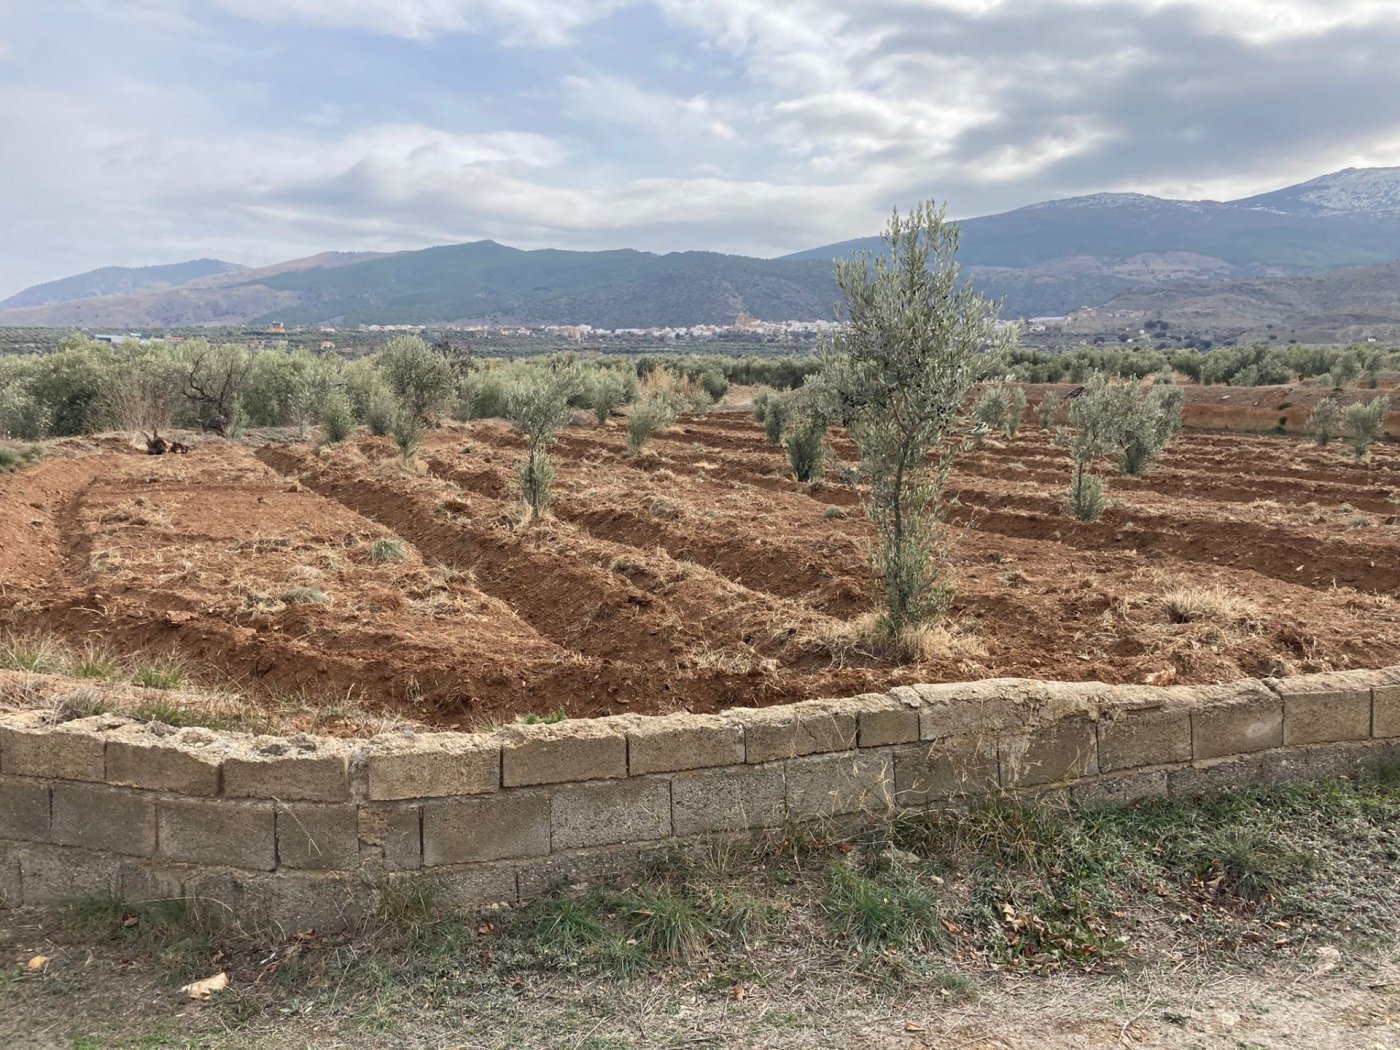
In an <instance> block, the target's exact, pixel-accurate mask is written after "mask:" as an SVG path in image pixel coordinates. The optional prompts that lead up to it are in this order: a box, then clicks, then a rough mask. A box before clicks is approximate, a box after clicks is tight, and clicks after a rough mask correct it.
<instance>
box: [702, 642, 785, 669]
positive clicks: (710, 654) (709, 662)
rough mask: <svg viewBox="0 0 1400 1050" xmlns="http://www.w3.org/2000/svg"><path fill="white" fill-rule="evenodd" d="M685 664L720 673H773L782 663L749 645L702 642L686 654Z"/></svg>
mask: <svg viewBox="0 0 1400 1050" xmlns="http://www.w3.org/2000/svg"><path fill="white" fill-rule="evenodd" d="M683 666H685V667H687V668H689V669H691V670H695V671H717V672H719V673H720V674H735V675H749V674H772V673H774V672H776V671H777V670H778V668H779V667H780V664H779V663H778V661H777V660H775V659H773V658H772V657H771V656H764V655H763V654H762V653H761V652H759V651H758V650H757V649H754V648H753V647H752V646H747V645H734V646H721V647H718V648H715V647H712V646H710V645H707V644H704V643H701V644H700V645H698V646H696V647H695V648H693V649H691V650H690V651H689V652H688V653H687V654H686V656H685V660H684V664H683Z"/></svg>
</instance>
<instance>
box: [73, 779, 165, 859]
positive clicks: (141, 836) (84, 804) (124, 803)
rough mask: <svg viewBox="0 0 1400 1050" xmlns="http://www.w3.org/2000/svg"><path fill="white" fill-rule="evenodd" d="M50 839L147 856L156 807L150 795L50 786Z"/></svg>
mask: <svg viewBox="0 0 1400 1050" xmlns="http://www.w3.org/2000/svg"><path fill="white" fill-rule="evenodd" d="M53 840H54V841H55V842H57V843H60V844H62V845H65V846H82V847H83V848H85V849H99V850H106V851H108V852H110V853H125V854H127V855H129V856H133V857H149V856H150V855H151V854H152V853H154V852H155V849H156V805H155V801H154V800H153V799H152V798H151V797H150V796H149V795H143V794H141V793H140V792H136V791H127V790H126V789H125V788H113V787H106V786H105V785H97V784H77V783H57V784H55V785H54V786H53Z"/></svg>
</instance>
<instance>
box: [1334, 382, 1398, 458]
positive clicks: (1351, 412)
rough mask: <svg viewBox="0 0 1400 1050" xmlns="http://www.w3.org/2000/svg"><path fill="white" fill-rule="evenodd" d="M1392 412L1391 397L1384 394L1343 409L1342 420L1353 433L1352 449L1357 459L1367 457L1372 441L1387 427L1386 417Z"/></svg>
mask: <svg viewBox="0 0 1400 1050" xmlns="http://www.w3.org/2000/svg"><path fill="white" fill-rule="evenodd" d="M1389 413H1390V398H1388V397H1386V396H1385V395H1384V394H1382V395H1381V396H1380V397H1377V398H1375V399H1373V400H1371V401H1366V402H1360V401H1358V402H1357V403H1356V404H1353V405H1347V407H1346V408H1345V409H1343V411H1342V421H1343V422H1344V423H1345V424H1346V427H1347V430H1348V431H1350V433H1351V450H1352V451H1353V452H1354V453H1356V458H1357V460H1363V459H1365V458H1366V453H1367V452H1369V451H1370V449H1371V442H1373V441H1375V440H1376V438H1378V437H1380V435H1381V431H1382V430H1383V429H1384V428H1385V417H1386V416H1387V415H1388V414H1389Z"/></svg>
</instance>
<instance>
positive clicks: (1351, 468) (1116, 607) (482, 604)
mask: <svg viewBox="0 0 1400 1050" xmlns="http://www.w3.org/2000/svg"><path fill="white" fill-rule="evenodd" d="M1217 408H1218V406H1217ZM834 444H835V451H836V454H837V455H836V459H837V460H839V462H835V461H832V462H829V470H828V474H827V480H826V481H823V482H821V483H818V484H815V485H800V484H798V483H796V482H794V481H793V480H791V476H790V475H789V474H788V473H787V471H786V462H785V459H784V457H783V454H782V453H781V451H780V450H778V449H774V448H771V447H769V446H767V445H766V444H765V443H764V440H763V435H762V433H761V431H760V430H759V428H758V426H757V425H756V424H755V423H754V422H753V421H752V419H751V417H749V416H748V415H746V414H741V413H740V412H738V411H724V410H721V411H718V412H716V413H713V414H712V415H710V416H708V417H705V418H701V419H686V420H683V421H682V422H681V423H680V424H679V425H678V426H677V427H676V428H675V429H674V430H672V431H671V432H669V433H666V434H664V435H661V436H659V437H658V438H656V439H655V440H654V441H653V442H652V444H651V445H650V446H648V448H647V449H646V450H645V451H644V452H643V453H642V454H641V455H639V456H636V457H629V456H627V455H626V454H625V451H624V433H623V429H622V427H621V425H620V422H619V421H616V420H614V421H613V422H612V423H611V424H609V425H607V426H605V427H601V428H598V427H594V426H592V425H589V426H577V427H571V428H569V429H567V430H566V431H565V432H564V434H563V435H562V437H561V439H560V441H559V442H558V444H557V445H556V446H555V449H554V456H555V459H556V463H557V467H558V480H557V483H556V488H557V496H556V502H555V506H554V510H553V514H552V516H550V517H548V518H546V519H544V520H543V521H541V522H536V523H535V524H533V525H528V526H527V525H522V524H521V523H520V516H521V515H520V505H519V502H518V499H517V498H516V495H515V493H516V491H517V482H516V479H515V469H516V467H517V465H518V463H519V460H520V458H521V455H522V444H521V441H520V438H519V436H518V435H516V434H515V433H514V432H512V431H511V430H510V429H509V428H508V427H507V426H506V425H505V424H502V423H499V422H478V423H473V424H470V425H465V426H453V427H450V428H447V429H443V430H439V431H436V432H435V433H433V434H432V435H431V437H430V439H429V441H428V442H427V445H426V447H425V450H424V452H423V454H422V455H421V456H420V457H419V461H418V463H417V464H416V465H415V466H414V468H412V469H410V468H406V467H404V466H403V465H402V464H401V463H400V462H399V461H398V459H397V456H396V455H394V453H393V450H392V448H391V447H390V446H389V444H388V443H387V441H385V440H383V439H370V438H362V439H359V440H357V441H354V442H352V443H350V444H348V445H346V446H342V447H339V448H335V449H331V450H329V451H323V452H322V453H320V454H317V453H315V452H313V451H312V450H311V449H309V448H308V447H307V446H306V445H304V444H288V443H279V442H273V441H268V442H266V443H263V444H257V443H252V444H240V443H235V442H227V441H222V440H218V439H210V440H206V441H203V442H202V443H200V444H199V446H198V447H197V448H196V450H195V451H194V452H193V453H192V454H191V455H189V456H180V457H174V456H168V457H160V458H152V457H147V456H144V455H140V454H138V453H137V452H136V451H135V450H134V449H129V448H124V447H123V446H122V445H121V443H120V442H116V441H105V440H104V441H102V442H89V443H88V445H87V446H86V448H85V449H80V450H77V451H74V449H73V448H72V447H71V446H70V447H69V448H68V450H67V455H66V458H51V459H46V460H44V461H42V462H40V463H39V464H38V465H36V466H34V467H32V468H30V469H28V470H25V471H24V472H22V473H19V474H14V475H7V476H0V600H3V607H0V626H3V627H8V628H9V629H11V630H14V631H16V632H22V633H29V634H54V635H57V636H59V637H60V638H61V639H63V640H64V641H67V642H68V643H70V644H72V645H74V646H80V645H83V644H85V643H88V642H92V641H97V642H100V643H104V644H106V645H108V646H109V647H111V648H112V649H115V650H117V651H120V652H135V651H141V652H150V653H159V654H166V653H173V654H175V655H177V656H178V657H180V658H181V659H182V660H183V661H184V662H185V663H186V664H187V665H189V666H190V667H191V668H193V669H194V670H195V672H196V673H197V674H199V675H200V676H201V677H202V678H203V679H204V680H205V681H207V682H209V683H210V684H216V685H220V686H224V685H227V684H230V683H231V684H232V685H233V686H235V687H237V688H239V689H241V690H243V691H245V692H246V693H248V694H249V695H250V696H252V697H254V698H256V699H257V700H258V702H259V703H261V704H263V705H264V706H265V707H266V709H267V710H268V712H269V713H270V714H271V715H272V716H273V717H274V718H275V717H276V716H277V713H278V712H281V711H286V710H289V709H293V708H295V707H296V706H298V705H299V706H300V707H301V709H303V710H304V709H305V707H306V705H307V703H308V702H310V703H311V704H313V705H315V704H322V705H332V704H334V705H341V706H346V707H349V706H354V707H356V708H360V709H365V710H369V711H382V712H386V713H389V712H392V713H397V714H402V715H404V716H407V717H409V718H413V719H417V720H421V721H426V722H432V723H436V724H441V725H462V726H466V725H476V724H480V723H481V722H483V721H487V720H504V719H509V718H512V717H515V716H519V715H522V714H524V713H527V712H535V713H545V712H550V711H554V710H556V709H558V708H560V707H562V708H564V709H565V710H566V711H567V712H568V714H569V715H571V716H575V717H580V716H586V715H595V714H603V713H620V712H624V711H635V712H661V711H671V710H681V709H686V710H696V711H710V710H716V709H720V708H724V707H727V706H735V705H762V704H772V703H781V702H787V701H792V700H797V699H802V698H807V697H815V696H833V695H851V694H854V693H859V692H863V691H867V690H872V689H883V688H888V687H889V686H890V685H892V684H896V683H906V682H916V681H940V680H944V681H947V680H963V679H972V678H980V677H989V676H1002V675H1013V676H1028V677H1036V678H1055V679H1067V680H1069V679H1098V680H1103V681H1109V682H1140V681H1144V680H1148V679H1149V677H1151V678H1152V680H1157V681H1164V680H1174V681H1176V682H1207V681H1218V680H1224V679H1229V678H1232V677H1239V676H1242V675H1267V674H1286V673H1298V672H1306V671H1315V670H1325V669H1333V668H1347V667H1357V666H1380V665H1384V664H1389V663H1396V662H1400V603H1397V597H1400V525H1397V524H1396V518H1395V515H1396V513H1397V511H1400V502H1398V501H1400V480H1397V474H1396V471H1397V468H1400V447H1397V446H1394V445H1384V446H1379V447H1377V448H1376V449H1375V450H1374V452H1373V462H1372V463H1371V464H1370V465H1359V464H1357V463H1355V462H1354V461H1353V460H1352V458H1351V455H1350V451H1349V450H1348V449H1347V447H1346V446H1345V445H1344V444H1340V443H1339V444H1334V445H1332V446H1330V447H1328V448H1326V449H1319V448H1317V447H1315V446H1314V445H1312V444H1311V443H1306V442H1304V441H1301V440H1299V439H1297V438H1294V437H1286V436H1275V435H1268V436H1264V435H1258V436H1256V435H1245V434H1230V433H1216V432H1196V431H1188V432H1187V433H1185V434H1183V435H1181V436H1180V437H1179V438H1178V439H1177V441H1176V443H1175V444H1174V445H1173V446H1172V447H1171V448H1170V449H1169V450H1168V451H1167V452H1166V453H1165V454H1164V456H1163V457H1162V459H1161V461H1160V462H1159V463H1158V465H1157V467H1156V468H1155V469H1154V470H1153V472H1152V473H1151V474H1149V475H1148V476H1147V477H1145V478H1142V479H1130V478H1123V477H1118V476H1111V477H1110V478H1109V495H1110V498H1111V499H1112V501H1113V506H1112V507H1111V508H1110V509H1109V511H1108V512H1107V513H1106V514H1105V515H1104V518H1103V520H1101V521H1099V522H1096V523H1092V524H1089V523H1083V522H1078V521H1075V520H1074V519H1073V518H1071V517H1069V516H1068V515H1067V514H1066V513H1065V512H1064V511H1063V510H1062V509H1061V507H1060V496H1061V493H1062V491H1063V489H1064V486H1065V483H1066V480H1067V477H1068V461H1067V458H1066V455H1065V453H1064V452H1063V450H1061V449H1059V448H1057V447H1056V446H1055V444H1054V442H1053V440H1052V439H1051V438H1050V436H1049V435H1047V434H1043V433H1040V432H1039V431H1037V430H1035V429H1034V427H1033V425H1032V426H1031V427H1028V428H1027V429H1024V430H1023V431H1022V432H1021V433H1020V435H1018V436H1017V437H1016V438H1014V439H1011V440H997V441H989V442H987V443H986V444H985V445H984V446H983V447H982V448H981V449H978V450H976V451H974V452H971V453H968V454H967V455H965V456H964V457H963V458H962V459H961V460H959V463H958V466H957V469H956V471H955V475H954V481H953V488H954V490H955V492H956V494H957V496H958V501H959V502H958V506H957V507H956V508H955V510H954V512H953V515H952V521H953V524H954V525H955V526H956V527H955V529H954V530H953V531H954V534H955V536H956V537H957V546H956V563H957V573H958V586H959V593H958V599H957V603H956V607H955V610H954V615H953V618H952V620H951V624H950V626H949V627H948V628H947V629H944V630H941V631H940V632H937V633H936V634H935V636H934V638H933V643H934V645H933V648H934V655H933V656H932V657H931V658H929V659H926V660H924V661H922V662H919V663H915V664H906V665H903V666H896V665H892V664H890V663H889V662H887V661H884V660H880V659H877V658H874V657H872V656H869V655H864V654H861V653H859V652H851V651H845V650H843V649H842V647H840V646H833V645H832V644H831V643H830V641H829V639H830V638H831V637H832V636H833V635H835V634H837V633H839V630H840V627H841V625H842V623H843V622H845V621H850V620H852V619H854V618H856V617H858V616H860V615H861V614H862V613H864V612H866V611H867V610H868V609H869V608H870V602H871V593H872V590H871V586H870V582H869V579H868V571H867V568H866V564H867V563H866V551H865V548H866V543H867V542H868V538H869V527H868V525H867V524H866V522H865V521H864V518H863V517H862V514H861V510H860V493H859V492H858V491H857V490H856V489H854V488H852V487H850V486H848V485H845V484H842V483H841V482H840V480H839V472H840V466H841V465H842V464H845V465H850V464H852V463H853V462H854V459H855V452H854V449H853V447H852V446H851V445H850V443H849V442H848V441H846V440H845V439H844V438H843V439H838V440H836V441H835V443H834ZM385 538H392V539H397V540H399V541H400V542H401V543H402V545H403V550H404V553H405V555H406V556H405V557H404V558H403V559H402V560H376V559H375V557H374V554H373V545H374V542H375V541H376V540H378V539H385ZM1183 587H1196V588H1203V589H1205V590H1206V591H1207V599H1208V600H1207V602H1206V605H1205V609H1204V611H1203V613H1202V615H1201V616H1200V617H1199V618H1198V619H1197V620H1195V621H1194V622H1187V623H1177V622H1173V616H1172V615H1171V613H1170V611H1169V609H1168V605H1167V603H1166V600H1165V599H1166V597H1167V596H1168V595H1169V594H1170V593H1171V592H1173V591H1176V590H1178V589H1180V588H1183ZM298 588H302V589H306V588H314V589H315V590H317V591H319V592H321V593H322V594H323V595H324V597H325V601H324V602H313V603H300V604H299V603H297V602H295V601H289V600H288V596H289V595H293V596H295V593H294V592H296V591H297V589H298ZM307 596H309V597H313V598H314V597H317V596H316V595H314V594H311V595H308V594H307V592H305V591H304V590H303V594H302V597H307ZM289 698H296V699H297V705H293V704H289Z"/></svg>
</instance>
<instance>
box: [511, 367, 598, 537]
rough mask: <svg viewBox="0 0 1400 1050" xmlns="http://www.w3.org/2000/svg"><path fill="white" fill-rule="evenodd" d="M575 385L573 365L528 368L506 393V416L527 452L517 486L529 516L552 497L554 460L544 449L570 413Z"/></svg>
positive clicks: (576, 384)
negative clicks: (570, 403)
mask: <svg viewBox="0 0 1400 1050" xmlns="http://www.w3.org/2000/svg"><path fill="white" fill-rule="evenodd" d="M579 385H580V377H579V374H578V371H577V369H575V368H571V367H558V368H532V369H530V370H529V371H527V372H526V373H525V374H523V375H521V376H520V377H519V378H517V379H516V380H515V382H514V384H513V385H512V386H511V387H510V390H509V392H508V393H507V394H506V417H507V418H508V419H509V420H510V421H511V423H513V424H514V425H515V426H516V427H518V428H519V429H520V430H521V431H522V432H523V433H524V435H525V444H526V449H527V452H526V455H525V462H524V463H522V464H521V465H520V486H521V489H522V492H523V494H524V497H525V502H526V503H527V504H529V506H530V512H531V514H532V515H533V516H536V517H538V516H539V514H540V512H541V511H543V510H544V508H545V507H547V506H549V504H550V501H551V499H552V493H551V491H550V486H551V484H552V482H553V481H554V463H553V462H552V461H551V460H550V458H549V453H548V452H547V451H546V450H547V449H548V447H549V445H550V444H551V443H552V442H553V441H554V438H555V436H556V435H557V434H558V433H559V431H560V429H561V428H563V426H564V425H565V424H566V423H568V422H569V419H570V417H571V416H572V415H573V409H572V408H570V407H569V399H570V398H571V397H573V396H574V395H575V394H576V393H577V392H578V390H579Z"/></svg>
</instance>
